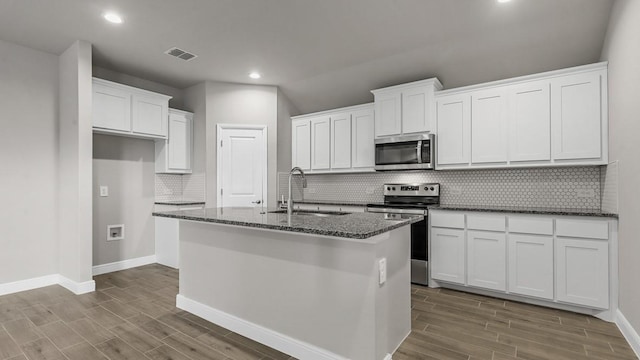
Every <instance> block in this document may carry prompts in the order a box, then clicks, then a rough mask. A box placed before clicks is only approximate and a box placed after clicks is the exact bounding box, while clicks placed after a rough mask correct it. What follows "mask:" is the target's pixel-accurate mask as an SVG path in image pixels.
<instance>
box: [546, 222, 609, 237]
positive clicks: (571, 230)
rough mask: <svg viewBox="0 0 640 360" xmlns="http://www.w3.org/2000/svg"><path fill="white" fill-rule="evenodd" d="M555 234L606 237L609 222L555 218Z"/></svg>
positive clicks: (607, 235)
mask: <svg viewBox="0 0 640 360" xmlns="http://www.w3.org/2000/svg"><path fill="white" fill-rule="evenodd" d="M556 235H558V236H570V237H581V238H589V239H608V238H609V224H608V223H607V222H604V221H595V220H578V219H575V220H565V219H558V220H556Z"/></svg>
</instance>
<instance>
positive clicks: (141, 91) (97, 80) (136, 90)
mask: <svg viewBox="0 0 640 360" xmlns="http://www.w3.org/2000/svg"><path fill="white" fill-rule="evenodd" d="M93 83H94V84H102V85H106V86H112V87H117V88H119V89H126V90H127V91H129V92H131V93H137V94H142V95H144V94H146V95H152V96H156V97H164V98H166V100H167V101H169V100H170V99H173V96H170V95H165V94H161V93H157V92H154V91H149V90H145V89H140V88H137V87H133V86H129V85H125V84H120V83H117V82H114V81H109V80H105V79H100V78H97V77H94V78H93Z"/></svg>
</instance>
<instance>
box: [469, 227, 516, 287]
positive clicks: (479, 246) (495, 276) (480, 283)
mask: <svg viewBox="0 0 640 360" xmlns="http://www.w3.org/2000/svg"><path fill="white" fill-rule="evenodd" d="M503 221H504V220H503ZM467 254H468V255H467V256H468V259H467V265H468V271H467V274H468V279H467V283H468V284H469V285H470V286H475V287H480V288H484V289H491V290H499V291H506V290H507V273H506V271H507V266H506V263H507V259H506V257H507V242H506V235H505V234H504V232H503V233H499V232H491V231H468V232H467Z"/></svg>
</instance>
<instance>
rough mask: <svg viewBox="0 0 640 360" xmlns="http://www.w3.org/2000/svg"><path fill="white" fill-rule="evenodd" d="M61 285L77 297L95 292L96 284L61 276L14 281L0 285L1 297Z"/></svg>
mask: <svg viewBox="0 0 640 360" xmlns="http://www.w3.org/2000/svg"><path fill="white" fill-rule="evenodd" d="M51 285H60V286H63V287H65V288H67V289H68V290H69V291H71V292H72V293H74V294H76V295H80V294H86V293H88V292H92V291H95V289H96V283H95V282H94V281H93V280H91V281H85V282H82V283H79V282H76V281H73V280H71V279H68V278H66V277H64V276H62V275H60V274H51V275H45V276H40V277H37V278H31V279H26V280H20V281H14V282H11V283H6V284H0V296H2V295H8V294H13V293H17V292H21V291H27V290H33V289H38V288H41V287H45V286H51Z"/></svg>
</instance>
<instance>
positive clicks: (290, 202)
mask: <svg viewBox="0 0 640 360" xmlns="http://www.w3.org/2000/svg"><path fill="white" fill-rule="evenodd" d="M295 172H299V173H300V175H302V187H303V188H306V187H307V178H305V177H304V171H302V169H300V168H299V167H297V166H296V167H294V168H293V169H291V171H289V198H288V199H287V215H291V213H292V212H293V199H292V198H291V177H292V176H293V174H294V173H295Z"/></svg>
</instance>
